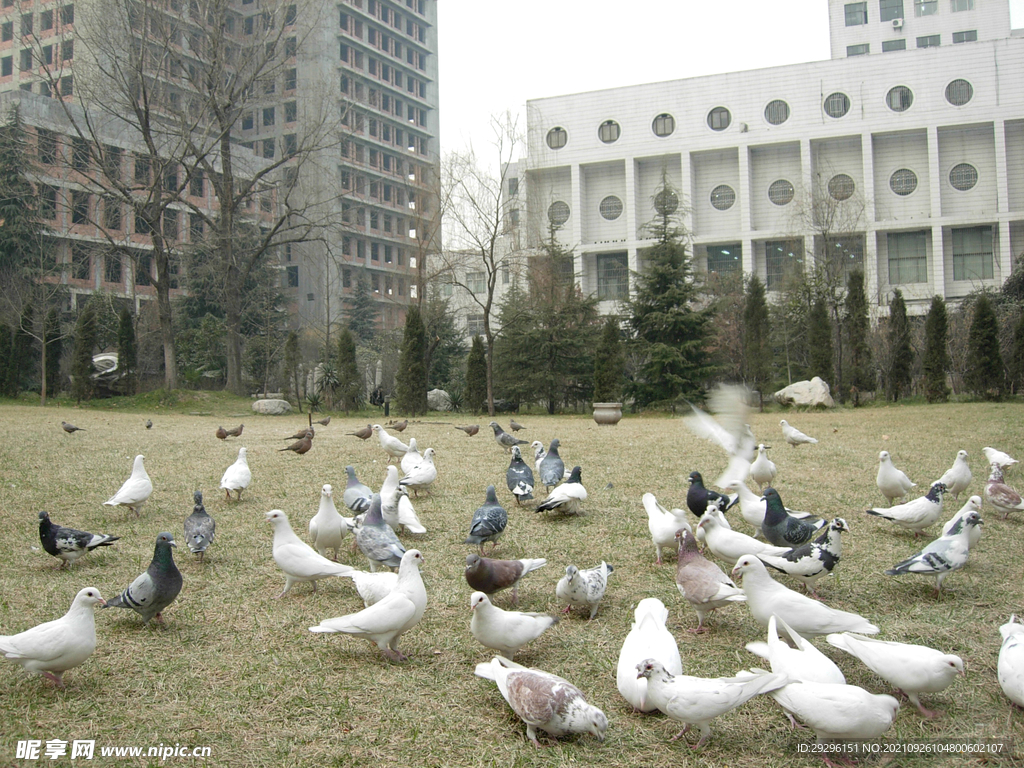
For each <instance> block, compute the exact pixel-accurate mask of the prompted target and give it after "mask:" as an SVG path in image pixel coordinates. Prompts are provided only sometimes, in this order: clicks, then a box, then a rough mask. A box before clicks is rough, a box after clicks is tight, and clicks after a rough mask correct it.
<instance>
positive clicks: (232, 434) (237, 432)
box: [226, 424, 245, 437]
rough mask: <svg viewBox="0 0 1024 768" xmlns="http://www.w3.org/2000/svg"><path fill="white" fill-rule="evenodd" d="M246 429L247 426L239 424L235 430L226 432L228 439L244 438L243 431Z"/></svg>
mask: <svg viewBox="0 0 1024 768" xmlns="http://www.w3.org/2000/svg"><path fill="white" fill-rule="evenodd" d="M244 427H245V424H239V425H238V426H237V427H235V428H234V429H229V430H226V433H227V436H228V437H241V436H242V429H243V428H244Z"/></svg>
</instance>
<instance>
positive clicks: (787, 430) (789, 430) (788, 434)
mask: <svg viewBox="0 0 1024 768" xmlns="http://www.w3.org/2000/svg"><path fill="white" fill-rule="evenodd" d="M779 426H781V427H782V436H783V437H784V438H786V442H787V443H789V444H790V445H791V446H793V447H794V448H796V447H797V446H798V445H803V444H804V443H816V442H818V440H817V438H814V437H809V436H807V435H805V434H804V433H803V432H801V431H800V430H799V429H797V428H796V427H791V426H790V425H789V422H788V421H786V420H785V419H783V420H782V421H780V422H779Z"/></svg>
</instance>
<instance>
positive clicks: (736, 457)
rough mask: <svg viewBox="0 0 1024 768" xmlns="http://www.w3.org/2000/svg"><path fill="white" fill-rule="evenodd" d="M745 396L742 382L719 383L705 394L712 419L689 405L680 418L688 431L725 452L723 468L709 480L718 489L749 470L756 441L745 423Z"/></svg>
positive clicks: (747, 418) (740, 478) (747, 392)
mask: <svg viewBox="0 0 1024 768" xmlns="http://www.w3.org/2000/svg"><path fill="white" fill-rule="evenodd" d="M749 398H750V390H749V389H747V388H746V387H744V386H742V385H739V384H719V385H718V386H717V387H715V388H714V389H713V390H712V391H711V394H710V395H709V396H708V407H709V408H710V409H711V411H712V413H714V414H715V417H714V418H713V417H711V416H710V415H708V414H707V413H705V412H704V411H702V410H700V409H699V408H697V407H696V406H692V405H691V406H690V409H691V411H692V413H689V414H687V415H686V416H684V417H683V421H684V422H685V423H686V426H687V427H689V429H690V431H691V432H693V433H694V434H695V435H697V436H698V437H702V438H704V439H705V440H709V441H711V442H712V443H715V444H716V445H718V446H719V447H720V448H722V449H723V450H724V451H725V452H726V454H728V456H729V463H728V465H727V466H726V468H725V471H724V472H723V473H722V474H721V475H720V476H719V477H718V479H717V480H715V481H714V483H713V484H714V485H717V486H718V487H719V488H725V487H727V486H729V485H731V484H732V483H736V482H738V483H742V482H743V481H744V480H746V479H747V475H748V474H749V472H750V462H751V460H753V458H754V450H755V448H754V446H755V445H756V444H757V441H756V440H755V439H754V433H753V432H751V431H750V424H749V423H748V422H749V421H750V406H749V405H747V403H748V401H749Z"/></svg>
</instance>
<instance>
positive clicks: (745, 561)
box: [730, 555, 767, 579]
mask: <svg viewBox="0 0 1024 768" xmlns="http://www.w3.org/2000/svg"><path fill="white" fill-rule="evenodd" d="M757 571H763V572H764V573H767V569H766V568H765V567H764V563H762V562H761V561H760V560H758V559H757V558H756V557H755V556H754V555H743V557H741V558H740V559H739V560H737V561H736V565H735V566H733V569H732V572H731V573H730V575H731V576H732V577H733V578H734V579H735V578H737V577H739V578H743V577H745V576H746V575H747V574H749V573H752V572H757Z"/></svg>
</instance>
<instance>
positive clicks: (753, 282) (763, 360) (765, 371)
mask: <svg viewBox="0 0 1024 768" xmlns="http://www.w3.org/2000/svg"><path fill="white" fill-rule="evenodd" d="M771 335H772V327H771V320H770V317H769V314H768V300H767V297H766V296H765V291H764V283H762V282H761V280H760V278H759V277H758V276H757V275H751V276H750V279H749V280H747V290H746V296H745V300H744V302H743V377H744V379H745V380H746V383H747V385H748V386H750V387H752V388H753V389H756V390H757V392H758V396H759V398H760V404H761V410H762V411H763V410H764V391H765V389H767V388H768V387H770V386H771V382H772V341H771Z"/></svg>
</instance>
